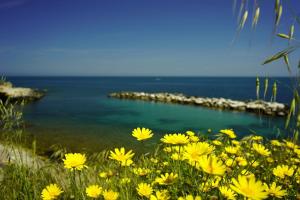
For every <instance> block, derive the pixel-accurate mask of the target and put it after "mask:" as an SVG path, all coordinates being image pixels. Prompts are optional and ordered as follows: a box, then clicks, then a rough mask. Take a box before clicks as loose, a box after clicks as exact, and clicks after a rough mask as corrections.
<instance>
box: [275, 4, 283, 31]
mask: <svg viewBox="0 0 300 200" xmlns="http://www.w3.org/2000/svg"><path fill="white" fill-rule="evenodd" d="M281 15H282V5H280V6H279V8H278V10H277V12H276V20H275V25H276V26H278V25H279V22H280V19H281Z"/></svg>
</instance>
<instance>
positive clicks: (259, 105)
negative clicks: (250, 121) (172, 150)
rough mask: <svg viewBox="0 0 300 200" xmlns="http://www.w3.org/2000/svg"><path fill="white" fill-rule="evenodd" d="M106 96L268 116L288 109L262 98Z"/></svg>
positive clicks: (136, 93) (172, 94) (132, 94)
mask: <svg viewBox="0 0 300 200" xmlns="http://www.w3.org/2000/svg"><path fill="white" fill-rule="evenodd" d="M108 96H109V97H112V98H118V99H132V100H143V101H154V102H163V103H176V104H188V105H195V106H203V107H208V108H212V109H220V110H233V111H245V112H252V113H257V114H263V115H269V116H286V115H287V114H288V111H289V108H288V106H287V105H285V104H282V103H277V102H267V101H262V100H255V101H237V100H231V99H224V98H208V97H196V96H186V95H183V94H177V93H145V92H115V93H111V94H109V95H108Z"/></svg>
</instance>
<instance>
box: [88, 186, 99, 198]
mask: <svg viewBox="0 0 300 200" xmlns="http://www.w3.org/2000/svg"><path fill="white" fill-rule="evenodd" d="M85 192H86V195H87V196H88V197H91V198H98V197H99V196H100V194H101V192H102V187H100V186H99V185H90V186H88V187H87V188H86V189H85Z"/></svg>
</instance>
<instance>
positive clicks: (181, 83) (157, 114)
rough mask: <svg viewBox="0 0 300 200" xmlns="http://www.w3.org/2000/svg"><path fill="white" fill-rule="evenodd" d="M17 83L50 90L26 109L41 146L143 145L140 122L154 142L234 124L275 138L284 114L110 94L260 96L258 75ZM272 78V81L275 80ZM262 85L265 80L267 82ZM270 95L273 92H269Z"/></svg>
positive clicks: (283, 97) (283, 91)
mask: <svg viewBox="0 0 300 200" xmlns="http://www.w3.org/2000/svg"><path fill="white" fill-rule="evenodd" d="M8 79H9V80H10V81H12V82H13V83H14V84H15V85H16V86H24V87H33V88H40V89H47V90H48V92H47V95H46V96H45V97H44V98H43V99H41V100H40V101H38V102H35V103H32V104H29V105H27V106H26V107H25V109H24V116H25V120H26V122H27V124H28V128H27V131H29V132H30V133H32V134H33V135H34V137H36V138H37V139H38V142H39V146H40V147H41V148H48V147H49V146H50V145H52V144H62V145H64V146H67V147H68V148H69V149H71V150H74V151H75V150H85V151H95V150H102V149H105V148H112V147H116V146H129V147H131V148H135V149H137V148H141V146H140V144H139V143H138V142H136V141H135V140H134V139H133V138H132V137H131V130H132V129H133V128H135V127H138V126H143V127H148V128H151V129H152V130H153V131H154V132H155V133H156V137H155V138H154V139H153V140H152V142H150V143H155V141H157V140H158V139H159V137H160V136H162V135H163V134H164V133H171V132H183V131H186V130H193V131H196V132H199V131H200V132H206V130H207V129H209V128H210V129H212V130H213V131H215V132H217V131H218V130H219V129H223V128H233V129H234V130H235V131H236V132H237V134H238V135H239V136H240V137H241V136H243V135H246V134H249V133H251V132H257V133H258V134H260V135H264V136H266V137H270V138H272V137H275V136H276V134H277V132H278V130H277V129H278V128H282V127H283V124H284V120H283V118H271V117H263V116H257V115H255V114H251V113H241V112H231V111H219V110H210V109H207V108H201V107H195V106H187V105H175V104H164V103H153V102H143V101H131V100H119V99H112V98H108V97H107V94H109V93H110V92H115V91H124V90H126V91H145V92H180V93H184V94H187V95H196V96H208V97H224V98H232V99H239V100H248V99H255V98H256V97H255V79H256V78H212V77H209V78H203V77H199V78H183V77H176V78H175V77H174V78H166V77H160V78H157V77H139V78H134V77H88V78H87V77H9V78H8ZM276 80H277V82H279V84H278V101H280V102H285V103H287V102H289V100H290V92H289V90H288V88H287V85H289V79H285V78H277V79H276ZM269 82H271V83H272V80H270V81H269ZM262 85H263V84H262ZM268 98H270V97H269V95H268Z"/></svg>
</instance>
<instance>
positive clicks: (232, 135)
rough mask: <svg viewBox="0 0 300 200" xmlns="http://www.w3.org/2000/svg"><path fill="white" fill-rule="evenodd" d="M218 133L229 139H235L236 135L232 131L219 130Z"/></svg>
mask: <svg viewBox="0 0 300 200" xmlns="http://www.w3.org/2000/svg"><path fill="white" fill-rule="evenodd" d="M220 133H223V134H225V135H227V136H228V137H230V138H231V139H234V138H236V135H235V133H234V131H233V130H232V129H223V130H220Z"/></svg>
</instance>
